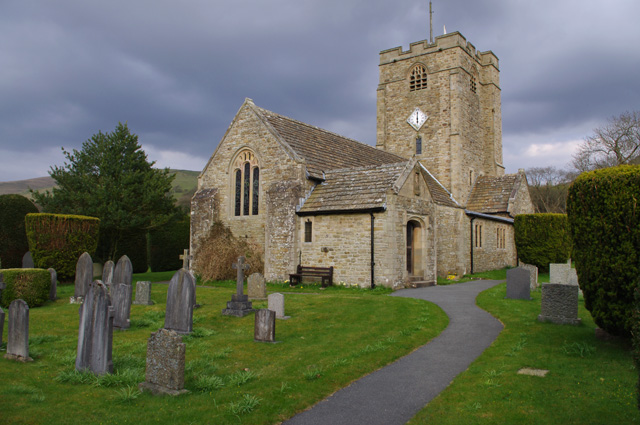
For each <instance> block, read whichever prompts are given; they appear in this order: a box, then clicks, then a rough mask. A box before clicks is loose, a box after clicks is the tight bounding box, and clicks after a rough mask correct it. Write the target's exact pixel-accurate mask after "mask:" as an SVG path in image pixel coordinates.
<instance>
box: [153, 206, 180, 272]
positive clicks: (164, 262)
mask: <svg viewBox="0 0 640 425" xmlns="http://www.w3.org/2000/svg"><path fill="white" fill-rule="evenodd" d="M189 232H190V230H189V216H187V217H185V218H183V219H181V220H177V221H171V222H169V223H167V224H166V225H164V226H162V227H160V228H158V229H156V230H153V231H151V232H150V233H149V263H150V266H151V270H152V271H154V272H164V271H170V270H178V269H180V268H181V267H182V260H181V259H180V255H182V254H183V253H184V250H185V249H189Z"/></svg>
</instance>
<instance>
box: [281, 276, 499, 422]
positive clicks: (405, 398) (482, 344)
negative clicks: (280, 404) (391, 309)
mask: <svg viewBox="0 0 640 425" xmlns="http://www.w3.org/2000/svg"><path fill="white" fill-rule="evenodd" d="M501 282H504V281H495V280H484V281H473V282H466V283H459V284H455V285H447V286H432V287H428V288H419V289H404V290H401V291H397V292H394V293H393V294H392V295H393V296H396V297H408V298H418V299H422V300H427V301H431V302H433V303H435V304H437V305H438V306H440V308H442V309H443V310H444V312H445V313H447V316H449V326H448V327H447V328H446V329H445V330H444V331H443V332H442V333H441V334H440V335H439V336H438V337H436V338H434V339H433V340H432V341H431V342H430V343H428V344H426V345H424V346H422V347H420V348H418V349H417V350H416V351H414V352H413V353H411V354H409V355H407V356H405V357H402V358H401V359H398V360H397V361H396V362H394V363H392V364H390V365H389V366H386V367H383V368H382V369H380V370H378V371H376V372H373V373H371V374H370V375H367V376H365V377H363V378H361V379H359V380H357V381H355V382H353V383H352V384H351V385H349V386H348V387H345V388H343V389H341V390H339V391H337V392H336V393H334V394H332V395H331V396H329V397H328V398H326V399H325V400H323V401H321V402H319V403H318V404H316V405H315V406H313V407H312V408H311V409H309V410H307V411H304V412H302V413H300V414H298V415H296V416H294V417H293V418H291V419H290V420H288V421H286V422H284V423H283V425H312V424H318V425H329V424H330V425H340V424H345V425H347V424H348V425H358V424H365V425H376V424H380V425H394V424H398V425H399V424H405V423H406V422H407V421H409V419H411V418H412V417H413V416H414V415H415V414H416V413H418V411H419V410H420V409H422V408H423V407H424V406H426V405H427V403H429V402H430V401H431V400H432V399H433V398H434V397H435V396H437V395H438V394H439V393H440V392H441V391H442V390H444V389H445V388H446V387H447V386H448V385H449V383H451V381H453V379H454V378H455V377H456V376H457V375H458V374H459V373H460V372H463V371H465V370H466V369H467V368H468V367H469V365H470V364H471V363H472V362H473V361H474V360H475V359H476V358H477V357H478V356H479V355H480V354H482V352H483V351H484V350H485V349H486V348H487V347H488V346H490V345H491V343H493V341H494V340H495V339H496V337H497V336H498V334H499V333H500V331H502V324H501V323H500V322H499V321H498V320H497V319H495V318H494V317H493V316H491V315H490V314H489V313H487V312H486V311H484V310H482V309H480V308H479V307H477V306H476V303H475V299H476V296H477V295H478V294H479V293H480V292H482V291H484V290H485V289H488V288H491V287H493V286H495V285H497V284H499V283H501Z"/></svg>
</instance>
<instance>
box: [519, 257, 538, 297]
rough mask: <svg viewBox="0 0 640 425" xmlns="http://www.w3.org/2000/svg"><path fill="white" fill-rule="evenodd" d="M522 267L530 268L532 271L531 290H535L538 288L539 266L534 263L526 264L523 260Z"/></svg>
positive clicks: (530, 271)
mask: <svg viewBox="0 0 640 425" xmlns="http://www.w3.org/2000/svg"><path fill="white" fill-rule="evenodd" d="M520 267H522V268H523V269H527V270H529V273H531V275H530V276H531V282H530V284H529V287H530V288H531V290H532V291H534V290H536V289H538V268H537V267H536V266H534V265H533V264H526V263H522V262H521V263H520Z"/></svg>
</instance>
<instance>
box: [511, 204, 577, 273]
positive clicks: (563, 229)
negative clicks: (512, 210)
mask: <svg viewBox="0 0 640 425" xmlns="http://www.w3.org/2000/svg"><path fill="white" fill-rule="evenodd" d="M513 225H514V231H515V242H516V249H517V251H518V258H519V259H520V260H522V261H523V262H525V263H527V264H533V265H535V266H537V267H538V269H540V270H541V271H542V272H548V271H549V263H566V262H567V260H568V259H569V258H570V257H571V237H570V232H569V222H568V220H567V216H566V215H565V214H550V213H544V214H519V215H517V216H516V217H515V219H514V223H513Z"/></svg>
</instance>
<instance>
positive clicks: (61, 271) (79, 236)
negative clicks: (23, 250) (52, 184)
mask: <svg viewBox="0 0 640 425" xmlns="http://www.w3.org/2000/svg"><path fill="white" fill-rule="evenodd" d="M25 224H26V230H27V240H28V241H29V250H30V251H31V255H32V257H33V262H34V264H35V266H36V267H39V268H43V269H47V268H49V267H53V268H54V269H55V270H56V272H58V279H59V280H60V281H69V280H72V279H73V277H74V275H75V272H76V263H77V262H78V258H80V256H81V255H82V253H83V252H88V253H89V254H90V255H92V256H93V255H94V254H95V252H96V247H97V245H98V230H99V228H100V220H99V219H97V218H95V217H86V216H81V215H63V214H43V213H40V214H27V216H26V217H25Z"/></svg>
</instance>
